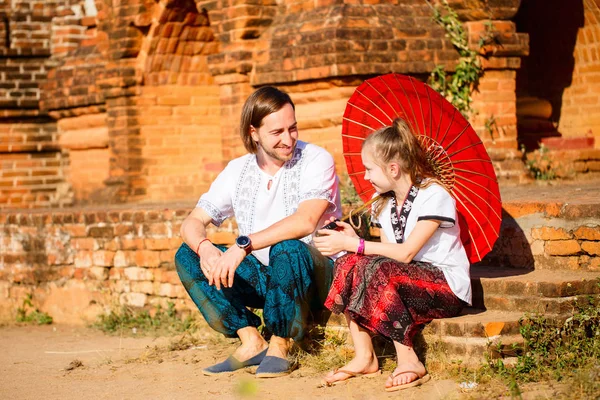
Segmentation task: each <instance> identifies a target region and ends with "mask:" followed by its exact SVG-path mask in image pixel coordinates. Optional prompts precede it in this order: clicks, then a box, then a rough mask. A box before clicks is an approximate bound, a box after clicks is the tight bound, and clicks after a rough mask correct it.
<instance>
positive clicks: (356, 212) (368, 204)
mask: <svg viewBox="0 0 600 400" xmlns="http://www.w3.org/2000/svg"><path fill="white" fill-rule="evenodd" d="M379 199H381V195H377V196H375V197H373V198H372V199H371V200H369V201H367V202H366V203H365V204H363V205H362V206H360V207H358V208H355V209H354V210H350V212H349V213H348V215H346V216H345V217H342V219H341V220H342V221H344V222H346V221H347V222H349V223H350V225H352V227H353V228H354V229H356V230H359V229H360V227H361V226H362V219H360V218H359V219H358V225H356V224H354V221H353V220H352V217H353V215H359V216H361V215H363V214H364V213H365V212H367V210H368V209H369V207H371V204H373V203H375V202H376V201H377V200H379Z"/></svg>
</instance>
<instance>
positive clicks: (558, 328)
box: [428, 280, 600, 399]
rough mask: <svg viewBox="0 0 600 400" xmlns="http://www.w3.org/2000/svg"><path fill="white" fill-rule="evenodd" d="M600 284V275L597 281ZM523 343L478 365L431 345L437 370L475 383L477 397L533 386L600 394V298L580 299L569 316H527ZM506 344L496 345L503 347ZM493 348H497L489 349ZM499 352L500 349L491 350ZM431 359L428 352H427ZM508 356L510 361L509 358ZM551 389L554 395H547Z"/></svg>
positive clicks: (518, 394)
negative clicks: (450, 358) (511, 353)
mask: <svg viewBox="0 0 600 400" xmlns="http://www.w3.org/2000/svg"><path fill="white" fill-rule="evenodd" d="M599 286H600V280H599ZM520 324H521V328H520V332H521V335H522V336H523V339H524V344H523V346H522V348H521V349H519V351H518V352H516V354H517V356H516V357H512V358H510V359H498V358H492V357H491V356H490V357H488V361H487V363H485V364H483V365H480V366H479V367H468V366H464V365H462V364H461V363H460V362H449V361H448V360H447V359H444V358H443V357H442V359H441V360H439V361H438V360H437V358H438V357H437V355H438V353H443V351H440V349H438V350H437V351H436V350H433V351H432V349H428V354H429V355H432V356H433V357H431V358H433V360H436V361H434V362H429V363H428V369H429V371H430V372H432V373H434V374H435V375H440V376H443V377H451V378H453V379H455V380H457V381H459V382H475V383H477V385H478V386H477V388H476V389H474V390H471V391H469V392H471V394H472V395H473V396H475V397H473V398H483V397H486V398H497V397H500V396H509V397H511V398H516V399H519V398H522V397H523V394H525V393H528V392H530V391H536V390H537V391H540V390H541V391H542V392H544V394H541V395H540V396H545V397H548V396H550V397H554V398H557V399H597V398H598V393H600V299H599V298H598V297H594V296H588V297H586V298H582V299H580V300H579V302H578V303H576V304H575V306H574V309H573V312H572V315H571V316H570V317H569V318H567V319H566V320H556V319H551V318H548V317H547V316H545V315H543V314H532V315H526V316H525V317H523V318H522V319H521V321H520ZM501 347H502V345H501V344H500V345H498V348H501ZM490 350H494V349H490ZM491 353H498V351H496V352H494V351H490V354H491ZM428 358H429V357H428ZM509 360H510V362H509ZM548 393H550V394H548Z"/></svg>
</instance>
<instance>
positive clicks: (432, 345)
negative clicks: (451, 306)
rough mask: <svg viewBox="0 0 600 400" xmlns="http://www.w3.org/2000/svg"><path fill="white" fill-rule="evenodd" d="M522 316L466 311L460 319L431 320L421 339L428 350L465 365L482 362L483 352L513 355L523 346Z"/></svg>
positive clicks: (521, 314)
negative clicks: (521, 332)
mask: <svg viewBox="0 0 600 400" xmlns="http://www.w3.org/2000/svg"><path fill="white" fill-rule="evenodd" d="M522 317H523V313H522V312H516V311H498V310H485V311H484V310H478V309H475V308H467V309H465V310H464V312H463V315H461V316H458V317H455V318H444V319H439V320H434V321H432V322H431V323H430V324H428V325H427V326H426V327H425V329H424V330H423V338H424V339H425V343H426V345H427V349H436V351H438V352H439V351H441V352H442V353H443V354H444V355H445V357H447V358H449V359H459V360H461V361H463V362H465V363H468V364H476V363H479V362H481V361H483V360H484V359H485V354H486V353H489V354H491V355H492V356H499V355H502V356H514V355H516V353H517V351H518V349H519V348H520V347H521V346H522V344H523V337H522V336H521V334H520V333H519V327H520V325H519V320H520V319H521V318H522ZM428 351H429V350H428Z"/></svg>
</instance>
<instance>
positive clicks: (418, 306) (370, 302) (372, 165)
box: [314, 119, 471, 391]
mask: <svg viewBox="0 0 600 400" xmlns="http://www.w3.org/2000/svg"><path fill="white" fill-rule="evenodd" d="M361 157H362V162H363V164H364V166H365V168H366V171H365V179H366V180H367V181H369V182H370V183H371V184H372V185H373V187H374V188H375V190H376V191H377V194H380V195H381V197H380V199H379V200H377V201H376V202H375V203H373V204H374V205H373V206H372V221H373V224H374V225H375V226H379V227H380V228H381V243H379V242H370V241H365V240H363V239H361V238H359V237H358V236H357V235H356V233H355V232H354V230H353V229H352V227H351V226H350V225H348V224H346V223H344V222H337V225H338V227H339V229H340V231H335V230H325V229H324V230H320V231H319V234H320V235H321V236H319V237H316V238H315V239H314V241H315V244H316V246H317V248H318V249H319V250H320V251H321V252H322V253H323V254H324V255H331V254H335V253H337V252H340V251H348V252H353V253H349V254H346V255H345V256H343V257H341V258H339V259H338V260H337V261H336V263H335V276H334V280H333V284H332V286H331V289H330V291H329V296H328V298H327V300H326V302H325V305H326V306H327V307H328V308H329V309H330V310H331V311H333V312H335V313H344V314H345V316H346V320H347V321H348V326H349V328H350V334H351V336H352V341H353V343H354V347H355V357H354V358H353V359H352V360H351V361H350V362H349V363H348V364H347V365H345V366H344V367H343V368H341V369H337V370H333V371H331V372H329V373H328V374H327V375H326V376H325V383H326V384H327V385H334V384H336V383H339V382H342V381H345V380H347V379H349V378H353V377H356V376H361V375H374V374H376V373H378V371H379V365H378V362H377V357H376V355H375V352H374V350H373V344H372V342H371V332H374V333H378V334H381V335H383V336H384V337H386V338H389V339H391V340H393V342H394V347H395V348H396V353H397V359H398V364H397V367H396V369H395V370H394V372H393V373H392V374H391V375H390V377H389V378H388V379H387V381H386V383H385V389H386V390H387V391H395V390H400V389H405V388H407V387H411V386H417V385H420V384H422V383H424V382H426V381H428V380H429V375H428V374H427V371H426V370H425V366H424V365H423V363H421V361H419V358H418V357H417V354H416V353H415V351H414V350H413V338H414V336H415V334H416V333H417V332H418V331H419V330H420V329H421V328H422V326H423V325H424V324H425V323H427V322H429V321H431V320H433V319H434V318H447V317H453V316H456V315H458V314H459V313H460V311H461V309H462V308H463V306H464V305H466V304H470V303H471V281H470V278H469V265H470V264H469V261H468V258H467V255H466V253H465V250H464V248H463V246H462V242H461V240H460V229H459V226H458V221H457V214H456V204H455V201H454V199H453V198H452V197H451V196H450V194H449V193H448V192H447V191H446V189H445V188H444V187H442V186H441V185H440V184H439V183H437V181H436V179H435V178H434V175H433V173H432V171H431V169H430V167H429V165H428V162H427V159H426V155H425V153H424V151H423V150H422V148H421V146H420V145H419V142H418V140H417V138H416V137H415V136H414V135H413V134H412V132H411V130H410V128H409V126H408V124H407V123H406V122H405V121H403V120H401V119H397V120H396V121H394V124H393V126H389V127H385V128H382V129H380V130H378V131H377V132H374V133H373V134H371V135H369V136H368V137H367V139H366V140H365V142H364V144H363V147H362V152H361Z"/></svg>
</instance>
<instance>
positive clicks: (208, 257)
mask: <svg viewBox="0 0 600 400" xmlns="http://www.w3.org/2000/svg"><path fill="white" fill-rule="evenodd" d="M222 254H223V252H222V251H221V250H219V249H218V248H217V247H215V245H213V244H212V243H211V242H210V241H208V240H206V241H205V242H204V243H202V244H201V245H200V249H199V254H198V256H200V269H201V270H202V273H204V276H206V277H207V278H208V281H209V282H210V281H211V280H212V276H213V271H214V268H215V265H216V264H217V261H219V258H221V256H222Z"/></svg>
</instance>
